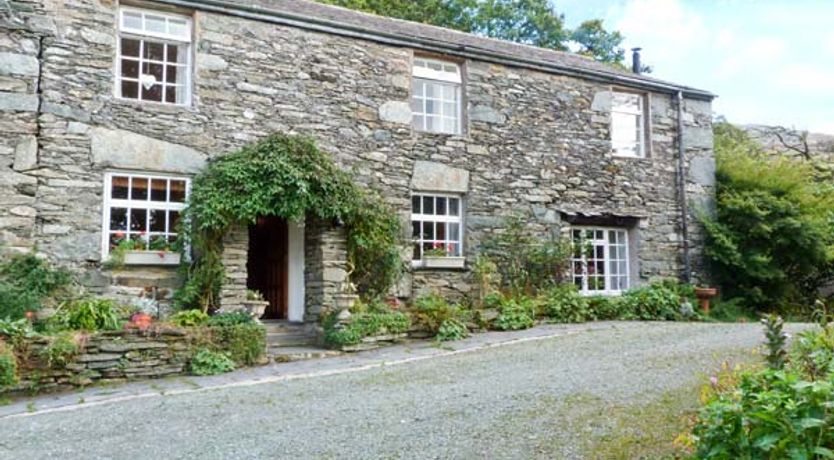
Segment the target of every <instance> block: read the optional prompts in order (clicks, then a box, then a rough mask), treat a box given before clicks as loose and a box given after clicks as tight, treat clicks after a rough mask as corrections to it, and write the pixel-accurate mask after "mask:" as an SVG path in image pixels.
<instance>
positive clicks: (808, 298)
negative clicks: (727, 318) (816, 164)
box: [703, 124, 834, 310]
mask: <svg viewBox="0 0 834 460" xmlns="http://www.w3.org/2000/svg"><path fill="white" fill-rule="evenodd" d="M715 134H716V136H715V153H716V160H717V166H718V169H717V171H716V179H717V202H716V206H717V212H716V216H715V218H711V217H704V218H703V221H704V226H705V229H706V233H707V239H706V247H705V255H706V256H707V258H708V259H709V261H710V263H711V265H712V272H713V276H714V277H715V279H716V281H717V282H718V283H719V284H720V286H721V288H722V291H723V292H724V294H726V295H728V297H730V298H732V297H745V298H747V299H749V302H750V305H751V306H752V307H754V308H756V309H757V310H765V309H771V308H773V307H779V308H783V307H785V306H786V305H790V304H801V305H809V304H810V303H811V302H812V301H813V298H814V295H815V294H816V291H817V289H818V288H819V287H820V286H821V285H822V283H823V282H824V281H825V279H826V278H827V277H829V276H830V274H831V270H832V259H833V258H834V251H832V250H831V248H832V246H834V220H832V209H834V187H832V186H831V184H830V183H829V182H828V181H818V180H816V171H815V170H814V168H813V167H812V166H811V165H810V164H808V163H805V162H801V161H795V160H789V159H786V158H773V157H771V156H768V155H767V154H765V153H763V152H762V151H761V148H759V147H758V146H757V144H756V143H755V142H754V141H753V140H751V139H750V138H749V137H748V136H747V135H746V134H745V133H744V132H742V131H740V130H739V129H738V128H735V127H733V126H732V125H729V124H718V125H716V126H715Z"/></svg>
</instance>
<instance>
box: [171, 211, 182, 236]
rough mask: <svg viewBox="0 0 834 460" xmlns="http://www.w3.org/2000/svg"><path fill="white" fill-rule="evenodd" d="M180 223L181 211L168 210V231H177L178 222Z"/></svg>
mask: <svg viewBox="0 0 834 460" xmlns="http://www.w3.org/2000/svg"><path fill="white" fill-rule="evenodd" d="M179 223H180V213H179V211H168V231H169V232H176V231H177V224H179Z"/></svg>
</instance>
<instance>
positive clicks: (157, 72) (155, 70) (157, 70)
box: [142, 63, 164, 86]
mask: <svg viewBox="0 0 834 460" xmlns="http://www.w3.org/2000/svg"><path fill="white" fill-rule="evenodd" d="M163 68H164V66H163V65H162V64H150V63H145V64H143V65H142V74H144V75H153V78H154V80H148V81H151V82H157V83H161V82H162V72H163V71H164V70H163ZM142 83H143V86H145V85H144V83H145V81H144V80H143V82H142Z"/></svg>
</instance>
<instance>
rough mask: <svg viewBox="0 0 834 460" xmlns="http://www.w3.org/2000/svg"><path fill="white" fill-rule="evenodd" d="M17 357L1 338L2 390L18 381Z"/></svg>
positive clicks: (0, 368) (0, 379) (0, 369)
mask: <svg viewBox="0 0 834 460" xmlns="http://www.w3.org/2000/svg"><path fill="white" fill-rule="evenodd" d="M17 380H18V377H17V358H16V357H15V355H14V352H12V349H11V348H10V347H9V346H7V345H6V344H5V343H4V342H3V341H2V340H0V390H2V389H3V388H7V387H10V386H12V385H15V384H16V383H17Z"/></svg>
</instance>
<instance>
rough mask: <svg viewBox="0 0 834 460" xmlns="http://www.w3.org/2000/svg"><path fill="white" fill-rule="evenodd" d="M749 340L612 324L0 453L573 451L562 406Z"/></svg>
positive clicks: (185, 400) (232, 396)
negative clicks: (607, 326) (601, 327)
mask: <svg viewBox="0 0 834 460" xmlns="http://www.w3.org/2000/svg"><path fill="white" fill-rule="evenodd" d="M789 329H791V330H795V329H796V327H791V328H789ZM761 340H762V332H761V326H760V325H758V324H687V323H637V322H634V323H616V324H615V325H613V327H611V328H606V329H597V330H589V331H585V332H581V333H578V334H573V335H567V336H563V337H556V338H550V339H545V340H538V341H534V342H527V343H518V344H514V345H508V346H505V347H502V348H495V349H486V350H482V351H475V352H471V353H465V354H457V355H453V356H446V357H439V358H433V359H427V360H422V361H415V362H411V363H408V364H403V365H398V366H391V367H382V368H378V369H370V370H365V371H362V372H354V373H347V374H339V375H329V376H319V377H310V378H305V379H298V380H288V381H282V382H273V383H265V384H259V385H252V386H245V387H236V388H225V389H218V390H215V391H207V392H200V393H192V394H177V395H169V396H160V397H154V398H142V399H134V400H129V401H123V402H118V403H113V404H108V405H102V406H95V407H88V408H79V409H78V410H74V411H68V412H55V413H43V414H37V413H36V414H32V415H31V416H27V417H19V418H7V419H0V433H2V436H0V458H10V459H11V458H14V459H35V458H62V459H68V458H118V459H133V458H136V459H162V458H195V459H196V458H199V459H212V458H235V459H244V458H293V459H297V458H351V459H353V458H369V459H370V458H374V459H375V458H386V459H388V458H419V459H427V458H443V459H446V458H479V459H482V458H582V457H583V454H582V451H581V448H580V445H581V442H580V441H581V439H582V438H583V437H584V436H586V435H587V433H586V432H587V430H589V429H591V430H592V429H593V427H588V426H583V424H582V423H581V420H577V419H576V418H575V417H573V416H572V415H571V414H572V413H573V412H575V411H574V408H575V407H576V406H577V405H580V406H581V405H582V404H583V401H594V404H597V405H601V406H600V407H605V405H606V404H621V403H622V402H623V401H628V402H634V403H638V404H639V403H640V402H641V401H646V402H649V401H651V400H652V399H654V398H656V397H659V396H660V395H662V394H665V393H667V392H669V391H670V390H675V389H679V388H682V387H686V386H689V387H691V386H692V385H693V384H695V383H696V382H697V381H698V379H699V378H702V377H703V375H704V374H706V373H708V372H710V371H711V370H713V369H715V368H716V367H717V366H718V364H719V363H720V362H721V361H722V360H723V359H724V357H726V356H735V357H737V358H736V359H755V358H754V357H752V355H751V354H750V353H749V352H750V350H751V349H752V348H754V347H755V346H757V345H758V344H759V343H760V342H761ZM335 359H340V358H335Z"/></svg>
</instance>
